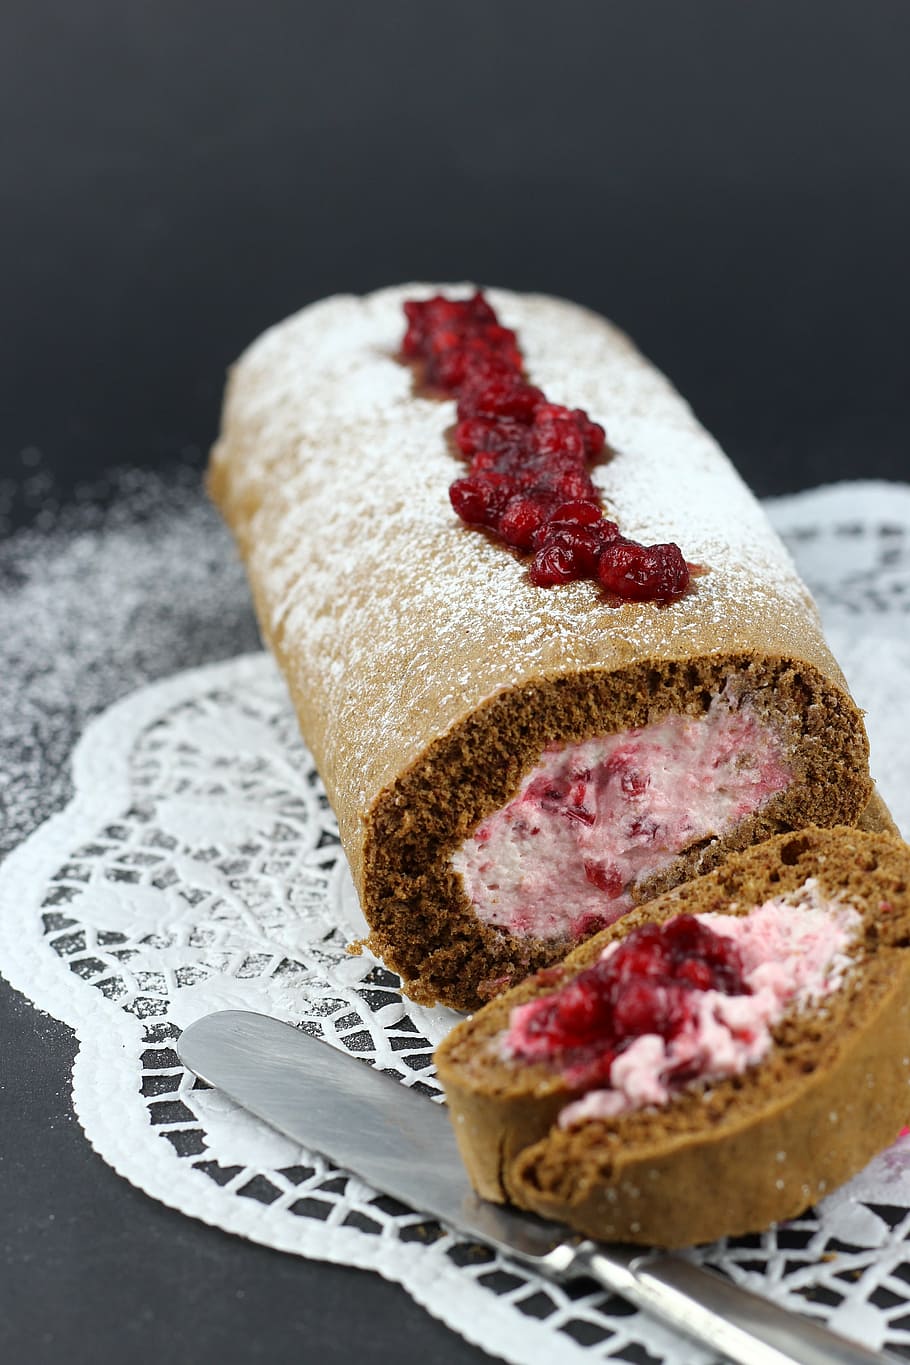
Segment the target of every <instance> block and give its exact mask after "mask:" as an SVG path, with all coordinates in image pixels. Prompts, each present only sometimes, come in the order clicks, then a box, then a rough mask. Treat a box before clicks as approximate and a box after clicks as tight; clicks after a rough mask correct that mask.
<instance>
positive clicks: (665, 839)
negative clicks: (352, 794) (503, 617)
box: [364, 654, 877, 1009]
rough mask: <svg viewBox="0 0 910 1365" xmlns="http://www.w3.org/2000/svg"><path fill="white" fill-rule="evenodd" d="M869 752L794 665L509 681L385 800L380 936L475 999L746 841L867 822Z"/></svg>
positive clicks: (375, 894)
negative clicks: (510, 684)
mask: <svg viewBox="0 0 910 1365" xmlns="http://www.w3.org/2000/svg"><path fill="white" fill-rule="evenodd" d="M867 762H868V750H867V742H866V738H865V733H864V730H863V727H862V720H861V717H860V714H859V712H858V711H857V709H856V707H855V706H854V705H853V703H852V701H851V700H850V699H849V697H847V696H846V695H845V694H844V693H843V691H842V690H841V689H840V688H839V687H837V686H836V685H835V684H833V683H832V682H831V681H830V680H829V679H827V678H826V677H825V676H824V675H823V674H821V673H820V672H819V671H818V670H817V669H815V668H814V667H813V666H811V665H809V664H807V663H806V662H805V661H799V660H796V659H793V658H773V657H769V656H756V655H754V654H753V655H749V654H718V655H712V656H707V657H700V658H699V657H694V658H692V657H690V658H688V659H685V660H679V661H676V660H670V661H666V662H659V663H658V662H656V661H655V662H654V663H651V664H647V665H633V666H631V667H628V668H625V669H619V670H616V671H613V672H607V671H601V670H594V669H591V670H586V671H584V672H580V673H576V674H574V675H572V676H569V677H561V678H555V679H540V680H537V681H535V682H533V683H528V684H525V685H524V686H522V687H520V688H514V689H511V690H509V692H508V693H506V694H504V695H500V696H497V697H495V698H493V699H492V700H491V701H490V702H489V703H487V704H486V705H484V706H482V707H480V708H479V709H478V710H477V711H475V712H474V713H473V714H472V715H471V717H470V718H469V719H468V721H467V722H466V723H464V724H462V725H460V726H458V727H456V728H455V729H454V730H453V731H452V732H451V733H450V734H448V735H447V736H445V737H444V738H443V739H442V740H440V741H439V742H438V743H436V744H435V745H433V746H431V748H430V749H429V751H428V752H427V754H426V755H425V756H424V757H422V758H421V760H420V761H419V762H418V763H416V764H414V765H413V766H412V767H411V768H410V769H408V770H407V771H406V772H405V773H404V774H403V775H402V777H401V778H400V779H399V780H398V781H397V782H396V783H395V784H394V786H393V787H392V788H390V789H389V790H388V791H387V792H385V793H383V794H382V796H380V798H379V800H378V801H377V803H376V805H375V807H374V809H373V812H372V813H371V829H370V835H369V837H368V840H367V843H366V846H365V854H364V887H365V895H364V909H365V913H366V915H367V919H368V921H369V922H370V924H371V926H372V934H371V937H370V940H369V942H370V947H371V948H372V949H373V951H375V952H376V953H377V954H378V955H379V956H381V957H382V958H383V959H384V961H385V962H386V963H387V964H388V965H389V966H391V967H392V968H393V969H394V970H395V971H397V972H399V973H400V974H401V976H402V978H403V980H404V983H405V989H406V991H407V992H408V994H410V995H411V996H413V997H414V998H416V999H418V1000H424V1001H427V1002H428V1003H431V1002H432V1001H434V1000H439V1001H441V1002H442V1003H444V1004H446V1005H450V1006H453V1007H454V1008H456V1009H472V1008H476V1006H477V1005H478V1004H479V1003H482V1002H483V1001H484V1000H489V999H491V998H492V997H493V996H495V995H496V994H499V993H501V992H502V991H503V990H505V989H507V988H508V987H509V986H511V985H513V984H514V983H515V982H516V981H518V980H521V979H522V978H523V977H524V976H526V975H527V974H528V973H529V972H532V971H535V970H537V969H538V968H540V967H543V966H546V965H547V964H549V963H552V962H555V961H558V960H559V959H560V958H561V957H563V956H564V955H565V953H566V952H567V951H569V949H571V948H572V947H574V946H575V945H576V944H578V943H579V942H581V941H583V940H584V939H586V938H589V937H590V936H591V935H592V934H594V933H596V932H597V931H598V930H600V929H602V928H603V927H605V926H606V925H608V924H610V923H612V922H613V921H614V920H616V919H618V918H620V917H621V916H622V915H624V914H626V913H627V912H628V911H629V910H630V909H632V907H633V906H635V905H637V904H641V903H643V902H646V901H648V900H650V899H652V898H653V897H654V896H655V895H657V894H659V893H660V892H662V891H665V890H668V889H669V888H671V887H673V886H675V885H678V884H679V883H681V882H683V881H686V880H688V879H689V878H691V877H694V876H698V875H700V874H702V873H704V872H707V871H709V870H710V869H711V868H713V867H715V866H716V865H717V864H718V863H720V862H721V861H722V860H723V859H724V858H725V857H726V856H727V855H728V854H729V853H730V852H732V851H734V850H737V849H741V848H744V847H747V846H748V845H750V844H753V843H756V842H760V841H761V840H763V839H767V838H768V837H770V836H772V835H774V834H776V833H778V832H780V831H786V830H792V829H799V828H802V827H803V826H805V825H807V824H816V825H823V826H828V825H838V824H854V823H856V822H857V821H858V820H859V819H860V818H861V817H862V815H863V812H864V810H865V809H866V808H867V806H868V805H869V801H870V795H871V791H872V784H871V782H870V780H869V778H868V776H867V773H868V767H867ZM875 818H877V817H875V816H874V814H870V819H875Z"/></svg>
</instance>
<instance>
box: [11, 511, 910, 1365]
mask: <svg viewBox="0 0 910 1365" xmlns="http://www.w3.org/2000/svg"><path fill="white" fill-rule="evenodd" d="M769 510H770V512H771V514H772V517H773V519H774V521H775V523H776V524H777V526H778V527H779V529H780V530H781V532H782V533H783V534H784V536H785V538H786V539H787V540H788V542H789V543H790V545H791V548H792V549H793V551H794V554H795V555H796V558H797V560H798V562H799V564H800V567H801V569H802V571H803V573H804V576H805V577H806V578H807V579H808V581H809V583H810V586H811V587H812V589H813V591H814V592H815V594H816V597H817V599H818V601H819V603H820V606H821V608H822V612H823V615H824V617H825V621H826V626H827V628H828V631H829V636H830V638H831V641H832V644H833V647H834V650H835V653H837V654H838V656H839V658H840V659H841V661H842V664H843V666H844V670H845V672H846V673H847V675H848V678H849V680H850V682H851V685H852V687H853V689H854V693H855V695H856V696H857V698H858V699H859V701H860V703H861V704H862V705H864V706H865V707H866V708H867V711H868V717H867V719H868V724H869V729H870V734H871V738H872V746H873V766H874V769H875V771H876V773H877V776H878V777H879V781H880V785H881V789H882V791H883V794H884V796H885V798H886V800H888V801H889V803H890V805H891V807H892V810H893V811H894V814H895V816H896V818H897V819H898V822H899V823H900V824H902V827H904V828H910V781H908V771H910V738H908V734H907V728H908V727H907V723H906V722H907V705H906V697H907V695H908V688H910V638H908V637H910V489H906V488H903V487H888V486H884V485H882V486H877V485H870V484H866V485H848V486H841V487H837V488H832V489H822V490H818V491H817V492H814V493H811V494H804V495H800V496H798V497H795V498H787V499H780V500H777V501H775V502H774V503H773V504H771V505H770V507H769ZM74 787H75V796H74V799H73V801H72V802H71V804H70V805H69V806H68V807H67V809H66V810H65V811H64V812H63V813H62V814H60V815H58V816H55V817H54V818H53V819H51V820H49V821H48V822H47V823H46V824H45V825H43V826H42V827H41V828H40V829H39V830H38V831H37V832H36V833H35V834H34V835H33V836H32V837H31V838H30V839H28V840H27V841H26V843H25V844H23V845H22V846H21V847H20V848H19V849H17V850H16V851H15V853H14V854H13V855H12V856H11V857H10V858H9V859H8V860H7V862H6V864H4V867H3V869H2V872H0V967H2V969H3V972H4V974H5V975H6V976H7V977H8V978H9V979H10V981H11V982H12V983H13V985H15V986H17V987H18V988H19V989H20V990H21V991H22V992H23V993H24V994H26V995H27V996H28V997H29V998H30V999H31V1000H33V1001H34V1002H35V1003H36V1004H37V1005H39V1006H40V1007H41V1008H43V1009H46V1010H47V1011H49V1012H50V1013H52V1014H54V1015H55V1016H56V1017H58V1018H60V1019H62V1020H64V1021H65V1022H66V1023H68V1024H69V1025H71V1027H72V1028H74V1029H75V1030H76V1032H77V1034H78V1037H79V1041H80V1050H79V1054H78V1058H77V1061H76V1064H75V1067H74V1072H73V1095H74V1103H75V1107H76V1110H77V1113H78V1116H79V1119H80V1121H81V1123H82V1125H83V1127H84V1129H85V1131H86V1134H87V1136H88V1138H89V1140H90V1141H91V1143H92V1145H93V1146H94V1147H95V1148H96V1150H97V1151H98V1152H99V1153H100V1154H101V1156H102V1157H104V1159H105V1160H106V1161H108V1162H109V1163H110V1164H111V1165H112V1166H113V1167H114V1168H115V1169H116V1170H117V1171H119V1172H120V1173H121V1174H122V1175H124V1176H126V1177H127V1179H129V1180H131V1181H132V1182H133V1183H134V1184H135V1185H137V1186H139V1187H140V1188H142V1189H144V1190H146V1191H147V1192H148V1193H149V1194H151V1195H153V1196H154V1197H155V1198H157V1199H160V1200H162V1201H163V1202H165V1203H167V1204H170V1205H172V1206H173V1207H175V1208H178V1209H181V1210H182V1211H183V1212H185V1213H187V1214H190V1215H193V1216H195V1217H198V1218H201V1219H203V1220H204V1221H206V1222H209V1223H212V1224H215V1225H217V1226H219V1227H222V1228H225V1229H227V1230H229V1231H232V1232H236V1233H239V1234H241V1235H244V1236H247V1237H250V1238H253V1239H255V1240H257V1241H260V1242H263V1243H265V1244H267V1245H269V1246H272V1247H276V1248H280V1249H282V1250H286V1251H290V1252H296V1253H298V1254H301V1255H306V1256H311V1257H317V1258H321V1259H324V1260H331V1261H337V1262H344V1263H348V1264H351V1265H357V1266H362V1267H366V1268H371V1269H375V1270H378V1271H379V1272H380V1273H381V1274H383V1275H385V1276H387V1277H388V1278H390V1279H394V1280H398V1281H399V1282H400V1283H402V1284H403V1285H404V1286H405V1287H406V1288H407V1289H408V1290H409V1291H410V1292H411V1293H412V1294H413V1296H414V1297H415V1298H416V1299H417V1300H418V1301H419V1302H421V1303H423V1304H424V1305H425V1306H426V1307H427V1308H428V1309H429V1310H430V1311H431V1312H432V1313H434V1314H436V1315H437V1316H438V1317H440V1318H442V1319H443V1320H444V1321H445V1322H447V1323H449V1324H450V1325H451V1326H452V1327H454V1328H455V1329H456V1330H458V1331H460V1332H461V1333H463V1335H465V1336H466V1337H467V1338H469V1339H470V1340H472V1341H474V1342H476V1343H477V1344H479V1345H481V1346H483V1347H484V1348H485V1349H486V1350H488V1351H490V1352H493V1353H496V1354H499V1355H502V1356H504V1357H506V1358H507V1359H508V1360H510V1361H515V1362H527V1363H528V1365H536V1363H537V1362H540V1363H541V1365H543V1362H547V1365H548V1363H549V1362H550V1361H551V1360H552V1359H554V1357H555V1356H556V1355H558V1356H559V1359H560V1360H563V1361H565V1362H570V1363H571V1362H579V1363H580V1362H583V1361H584V1362H595V1361H602V1360H606V1359H613V1358H616V1357H617V1356H620V1357H621V1358H624V1359H630V1360H636V1361H639V1362H645V1363H646V1365H647V1362H648V1361H656V1362H663V1361H665V1362H668V1363H672V1365H682V1363H683V1362H685V1365H689V1363H691V1365H697V1362H704V1361H706V1360H708V1359H709V1357H708V1356H707V1355H706V1354H705V1353H704V1352H701V1351H700V1350H698V1349H697V1348H696V1347H693V1346H690V1345H689V1344H687V1343H684V1342H682V1341H681V1340H680V1339H679V1338H677V1337H676V1336H674V1335H673V1334H671V1333H669V1332H668V1331H666V1330H665V1329H663V1328H662V1327H661V1326H660V1325H659V1324H656V1323H654V1322H652V1321H650V1320H648V1319H646V1318H645V1317H643V1316H642V1315H641V1314H639V1313H636V1312H634V1311H633V1310H630V1309H629V1308H628V1306H627V1305H625V1304H624V1303H623V1302H621V1301H620V1300H618V1299H617V1298H615V1297H611V1296H608V1295H605V1294H604V1293H603V1291H601V1290H599V1289H597V1288H596V1287H595V1286H593V1285H592V1284H590V1283H587V1282H579V1283H576V1284H573V1285H568V1286H559V1285H555V1284H552V1283H550V1282H548V1281H544V1280H542V1279H540V1278H539V1277H537V1276H536V1275H534V1274H533V1273H531V1272H530V1271H528V1270H526V1269H525V1268H523V1267H521V1266H520V1265H518V1264H517V1263H513V1262H510V1261H509V1260H508V1259H507V1258H505V1257H502V1256H500V1255H498V1254H496V1253H493V1252H491V1251H489V1250H488V1249H486V1248H483V1247H480V1246H477V1245H476V1244H474V1243H471V1242H469V1241H466V1240H464V1239H462V1238H459V1237H457V1236H453V1235H452V1234H450V1233H448V1232H447V1231H445V1230H444V1229H442V1228H441V1227H439V1225H438V1224H436V1223H434V1222H433V1221H432V1220H429V1219H427V1218H426V1217H423V1216H421V1214H420V1211H419V1210H412V1209H407V1208H404V1207H402V1206H401V1205H399V1204H397V1203H396V1202H395V1201H393V1200H390V1199H388V1198H384V1197H383V1196H381V1195H377V1194H376V1193H375V1192H374V1191H372V1190H370V1189H369V1188H368V1187H366V1186H365V1185H364V1184H363V1183H362V1182H360V1181H358V1180H355V1179H353V1178H351V1177H349V1176H346V1175H345V1174H344V1173H342V1172H340V1171H338V1170H336V1169H334V1168H333V1167H332V1166H331V1165H330V1164H328V1163H326V1162H325V1161H324V1160H322V1159H321V1158H319V1157H317V1156H313V1155H311V1154H310V1153H308V1152H306V1151H302V1150H301V1149H300V1148H298V1147H297V1146H296V1145H295V1144H294V1143H292V1142H290V1141H288V1140H287V1139H285V1138H283V1137H281V1136H279V1135H277V1134H275V1133H273V1132H271V1131H270V1130H269V1129H268V1128H266V1127H265V1126H264V1125H261V1124H259V1123H258V1122H256V1121H255V1120H253V1119H251V1118H248V1117H247V1116H245V1115H244V1114H243V1113H242V1112H241V1111H239V1110H238V1109H237V1108H236V1107H235V1106H233V1105H231V1104H230V1103H229V1102H228V1101H227V1100H225V1099H224V1098H223V1097H221V1096H220V1095H218V1094H216V1093H215V1092H213V1091H211V1090H208V1089H206V1088H203V1087H200V1086H199V1085H198V1084H193V1082H192V1081H191V1079H190V1078H189V1077H188V1076H187V1075H186V1074H185V1073H184V1072H183V1071H182V1069H181V1067H180V1065H179V1063H178V1060H177V1057H176V1054H175V1052H174V1050H173V1044H174V1041H175V1039H176V1037H177V1036H178V1033H179V1031H180V1029H181V1028H183V1027H184V1026H185V1025H186V1024H187V1023H189V1022H190V1021H191V1020H192V1019H195V1018H197V1017H198V1016H200V1015H202V1014H205V1013H208V1012H210V1011H211V1010H214V1009H221V1008H225V1007H238V1008H247V1009H254V1010H261V1011H263V1012H266V1013H269V1014H272V1015H275V1016H277V1017H279V1018H283V1019H287V1020H290V1021H293V1022H295V1023H297V1024H299V1025H300V1026H301V1027H304V1028H306V1029H307V1030H308V1031H310V1032H312V1033H314V1034H317V1035H319V1036H321V1037H324V1038H325V1039H326V1040H327V1041H328V1042H329V1043H331V1044H332V1045H333V1046H336V1047H340V1048H344V1049H347V1050H348V1051H350V1052H353V1053H357V1054H358V1055H361V1056H362V1057H363V1059H364V1061H365V1062H367V1061H368V1062H372V1063H373V1064H374V1065H377V1066H380V1067H382V1068H383V1069H385V1070H388V1071H391V1072H392V1073H393V1074H394V1075H396V1076H397V1077H398V1079H399V1080H400V1081H401V1082H402V1084H405V1085H409V1086H416V1087H417V1088H418V1089H419V1090H421V1091H423V1092H425V1093H426V1094H427V1096H428V1102H430V1098H431V1097H438V1087H437V1085H436V1082H435V1079H434V1075H433V1068H432V1060H431V1051H432V1047H433V1045H434V1044H435V1043H436V1042H437V1041H438V1040H439V1039H440V1038H441V1037H442V1036H443V1034H444V1033H445V1031H446V1030H447V1028H448V1027H450V1025H451V1022H452V1020H453V1019H454V1017H455V1016H454V1015H453V1014H452V1013H451V1012H450V1011H446V1010H427V1009H423V1008H421V1007H419V1006H415V1005H413V1004H412V1003H410V1002H408V1001H406V1000H403V999H402V997H401V996H400V994H399V992H398V990H397V979H396V978H395V977H393V976H392V975H391V974H389V973H388V972H386V971H385V970H384V969H383V968H382V967H381V966H380V965H378V964H377V963H375V962H374V961H373V960H371V959H370V958H368V957H366V956H364V957H360V958H355V957H350V956H348V955H347V954H346V953H345V951H344V945H345V943H346V942H347V941H348V940H349V938H350V937H351V936H356V935H357V933H358V927H359V925H362V920H360V911H359V907H358V906H357V902H356V897H355V895H354V892H353V888H352V886H351V884H350V880H349V878H348V875H347V871H346V868H345V865H344V861H343V859H342V858H341V857H340V850H339V845H338V837H337V828H336V826H335V822H334V818H333V816H332V814H331V811H330V810H329V808H328V804H327V802H326V799H325V796H324V793H323V791H322V787H321V784H320V782H319V778H318V776H317V774H316V772H315V770H314V768H313V765H312V762H311V760H310V758H309V755H308V754H307V752H306V750H305V749H304V747H303V745H302V744H301V742H300V740H299V738H298V737H297V732H296V725H295V722H294V719H293V716H292V714H291V712H290V708H289V705H288V702H287V698H286V695H285V692H284V688H283V684H282V683H281V681H280V679H279V678H278V676H277V673H276V671H275V669H274V667H273V665H272V663H271V661H270V660H269V659H268V658H267V657H266V656H265V655H252V656H247V657H244V658H241V659H237V660H233V661H230V662H228V663H224V664H217V665H213V666H209V667H205V668H201V669H195V670H192V671H190V672H187V673H183V674H180V675H177V676H176V677H174V678H172V679H169V680H168V681H166V682H164V683H159V684H156V685H154V686H152V687H148V688H144V689H142V690H141V691H140V692H138V693H134V694H133V695H132V696H130V697H128V698H126V699H125V700H124V701H121V702H119V703H118V704H116V705H115V706H113V707H111V708H110V709H109V710H108V711H107V712H105V713H104V714H103V715H102V716H101V717H99V718H98V719H97V720H96V721H95V722H94V723H93V724H92V725H91V726H90V728H89V729H88V730H87V732H86V734H85V736H84V738H83V740H82V742H81V743H80V745H79V747H78V750H77V752H76V755H75V758H74ZM908 1117H910V1116H908ZM908 1238H910V1139H905V1140H902V1141H900V1142H898V1143H897V1144H896V1145H895V1146H894V1147H892V1148H891V1149H890V1150H889V1151H888V1152H887V1153H884V1154H883V1155H882V1156H880V1157H879V1158H877V1159H876V1161H874V1162H873V1163H872V1164H871V1166H870V1167H869V1168H868V1169H867V1170H866V1171H865V1172H864V1173H863V1174H862V1175H861V1176H859V1177H858V1178H857V1179H856V1180H854V1181H853V1182H852V1183H851V1184H850V1185H849V1186H848V1187H847V1188H845V1189H844V1190H842V1191H840V1192H838V1193H836V1194H835V1195H833V1196H831V1197H830V1198H828V1199H827V1200H825V1201H824V1203H823V1204H822V1205H821V1206H820V1207H819V1208H818V1209H817V1210H815V1211H812V1212H810V1213H809V1214H807V1215H806V1216H805V1217H804V1218H801V1219H798V1220H796V1221H795V1222H792V1223H789V1224H786V1225H784V1226H781V1227H779V1228H777V1229H772V1230H771V1231H769V1232H767V1233H765V1234H763V1235H761V1236H754V1237H746V1238H739V1239H736V1240H733V1241H729V1242H725V1243H720V1244H718V1245H716V1246H714V1247H710V1248H702V1249H700V1250H698V1251H697V1252H693V1253H692V1255H693V1257H694V1258H695V1259H697V1260H701V1261H707V1262H710V1263H711V1264H713V1265H715V1266H718V1267H719V1268H721V1269H722V1270H724V1271H725V1272H726V1273H728V1274H729V1275H731V1276H732V1277H733V1278H735V1279H736V1280H738V1281H740V1282H742V1283H744V1284H747V1285H748V1286H749V1287H751V1288H754V1289H757V1290H759V1291H761V1292H764V1293H767V1294H769V1295H771V1296H773V1297H774V1298H776V1299H778V1300H780V1301H781V1302H784V1303H786V1304H788V1305H789V1306H791V1307H794V1308H798V1309H801V1310H803V1311H808V1312H810V1313H813V1314H815V1315H816V1316H819V1317H823V1318H825V1319H826V1320H828V1321H830V1322H831V1323H832V1324H833V1325H835V1326H836V1327H838V1328H839V1329H840V1330H842V1331H844V1332H845V1333H847V1334H849V1335H854V1336H856V1337H858V1338H860V1339H862V1340H863V1341H864V1342H866V1343H867V1344H869V1345H872V1346H874V1347H882V1346H888V1347H890V1348H891V1349H892V1350H895V1351H896V1352H898V1353H900V1354H905V1355H908V1356H910V1246H908V1245H907V1239H908Z"/></svg>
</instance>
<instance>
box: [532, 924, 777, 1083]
mask: <svg viewBox="0 0 910 1365" xmlns="http://www.w3.org/2000/svg"><path fill="white" fill-rule="evenodd" d="M704 991H718V992H720V993H721V994H722V995H749V994H751V991H750V988H749V986H748V985H747V984H746V982H745V980H744V977H743V964H742V959H741V956H740V953H739V949H738V948H737V946H736V944H735V943H734V942H733V940H732V939H730V938H729V937H727V936H725V935H723V934H718V933H715V932H714V930H713V929H710V928H709V927H708V926H707V925H706V924H703V923H701V921H700V920H698V919H697V918H695V916H693V915H678V916H676V918H674V919H671V920H667V921H665V923H663V924H646V925H644V926H643V927H642V928H640V929H634V930H633V931H632V932H631V933H630V934H629V935H628V936H627V937H626V938H625V939H623V941H622V942H621V943H620V945H619V946H618V947H617V948H615V949H614V950H613V951H611V952H608V954H607V955H606V956H604V957H602V958H600V959H599V960H598V961H597V962H595V963H594V965H593V967H588V968H587V969H586V970H585V971H583V972H580V973H579V974H578V976H576V977H575V978H574V979H573V980H572V981H570V982H568V984H567V985H565V986H563V987H562V989H561V990H558V991H556V992H555V993H554V994H552V995H544V996H541V997H539V998H538V999H537V1000H532V1001H531V1002H530V1003H529V1004H527V1005H522V1006H519V1008H518V1009H516V1010H514V1011H513V1015H512V1023H511V1026H510V1029H509V1034H508V1048H509V1052H510V1054H511V1055H512V1056H515V1057H521V1058H524V1059H526V1060H527V1061H534V1062H542V1061H545V1062H557V1063H558V1064H559V1066H560V1068H561V1069H563V1070H564V1071H565V1073H566V1077H567V1080H568V1081H569V1083H570V1084H572V1085H578V1086H592V1085H597V1084H601V1083H609V1076H610V1068H611V1067H612V1065H613V1062H614V1061H615V1060H616V1058H617V1057H618V1056H619V1055H620V1054H621V1053H623V1052H624V1051H625V1050H626V1049H627V1048H628V1047H629V1046H630V1045H631V1044H632V1043H633V1042H634V1041H635V1040H636V1039H637V1038H641V1037H643V1036H644V1035H646V1034H657V1035H659V1036H660V1037H661V1038H663V1039H664V1040H665V1041H667V1042H669V1041H671V1040H672V1039H674V1038H676V1037H677V1036H678V1035H679V1034H680V1033H682V1032H683V1030H684V1029H685V1028H687V1027H688V1026H691V1024H692V1022H693V1021H694V1019H695V1016H696V1013H697V999H696V997H697V995H698V993H699V992H704ZM674 1079H675V1080H677V1081H682V1080H685V1079H689V1078H688V1077H686V1076H683V1075H682V1074H679V1075H676V1076H675V1077H674Z"/></svg>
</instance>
